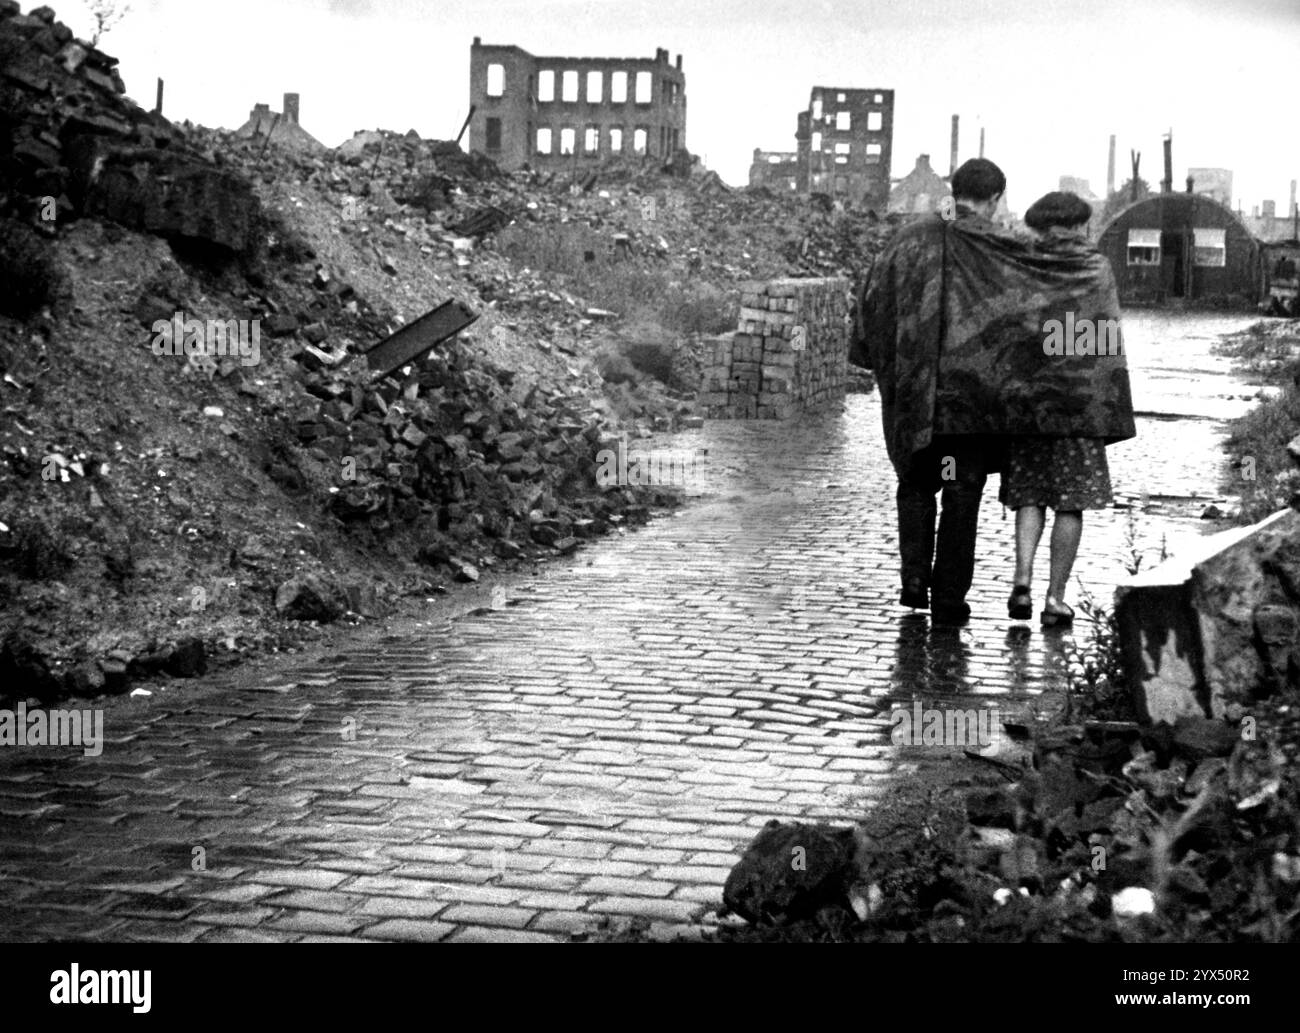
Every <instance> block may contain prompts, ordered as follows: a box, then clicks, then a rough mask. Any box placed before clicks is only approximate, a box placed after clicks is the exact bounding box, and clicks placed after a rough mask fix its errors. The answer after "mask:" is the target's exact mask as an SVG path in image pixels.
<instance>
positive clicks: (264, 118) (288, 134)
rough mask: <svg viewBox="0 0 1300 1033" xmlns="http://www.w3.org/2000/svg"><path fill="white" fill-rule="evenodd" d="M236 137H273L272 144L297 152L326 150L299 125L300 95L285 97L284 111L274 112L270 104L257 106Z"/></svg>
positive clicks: (290, 94) (294, 94)
mask: <svg viewBox="0 0 1300 1033" xmlns="http://www.w3.org/2000/svg"><path fill="white" fill-rule="evenodd" d="M235 135H236V136H240V137H244V138H247V139H264V138H266V136H268V135H269V136H270V137H271V142H272V143H275V144H280V145H281V146H284V147H291V148H294V149H297V150H315V149H324V146H325V145H324V144H322V143H321V142H320V141H319V140H317V139H316V137H314V136H312V135H311V133H309V132H307V130H305V129H303V127H302V126H301V125H299V124H298V94H296V93H286V94H285V95H284V111H282V112H278V111H272V110H271V108H270V105H269V104H256V105H254V106H253V110H252V111H251V112H249V114H248V121H247V122H245V123H244V124H243V125H242V126H240V127H239V128H238V129H236V130H235Z"/></svg>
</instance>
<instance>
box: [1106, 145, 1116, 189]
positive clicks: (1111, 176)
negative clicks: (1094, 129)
mask: <svg viewBox="0 0 1300 1033" xmlns="http://www.w3.org/2000/svg"><path fill="white" fill-rule="evenodd" d="M1114 192H1115V134H1114V133H1111V134H1110V159H1109V160H1108V161H1107V162H1106V196H1107V197H1110V195H1111V194H1113V193H1114Z"/></svg>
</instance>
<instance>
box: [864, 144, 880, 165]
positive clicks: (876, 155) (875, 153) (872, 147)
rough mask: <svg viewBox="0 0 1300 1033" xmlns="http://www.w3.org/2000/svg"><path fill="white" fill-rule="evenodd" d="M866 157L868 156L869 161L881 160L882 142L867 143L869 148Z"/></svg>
mask: <svg viewBox="0 0 1300 1033" xmlns="http://www.w3.org/2000/svg"><path fill="white" fill-rule="evenodd" d="M865 157H866V159H867V161H879V160H880V144H878V143H869V144H867V149H866V154H865Z"/></svg>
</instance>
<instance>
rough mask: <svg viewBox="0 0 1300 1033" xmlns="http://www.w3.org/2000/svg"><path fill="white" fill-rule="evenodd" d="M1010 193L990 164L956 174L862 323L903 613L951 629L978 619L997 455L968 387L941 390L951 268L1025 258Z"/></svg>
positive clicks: (856, 352)
mask: <svg viewBox="0 0 1300 1033" xmlns="http://www.w3.org/2000/svg"><path fill="white" fill-rule="evenodd" d="M1006 186H1007V181H1006V177H1005V176H1004V175H1003V174H1002V170H1001V169H999V168H998V167H997V166H996V165H995V164H993V162H991V161H987V160H985V159H984V158H973V159H971V160H970V161H967V162H966V163H965V164H963V165H962V166H961V167H960V168H959V169H957V171H956V172H955V173H954V175H953V177H952V194H953V201H954V202H955V211H952V210H949V211H944V212H943V213H942V214H937V215H930V216H926V217H924V218H922V219H919V220H917V221H916V222H914V223H912V224H910V225H908V226H905V227H904V228H903V229H901V230H900V231H899V232H898V233H897V234H896V235H895V236H894V238H893V239H892V240H891V241H890V242H889V244H888V245H887V246H886V248H885V250H884V251H883V252H882V253H881V255H880V256H879V258H877V260H876V263H875V265H874V266H873V267H872V269H871V273H870V275H869V276H868V277H867V280H866V283H865V284H864V285H863V289H862V293H861V295H860V297H859V300H858V306H857V310H856V313H855V317H856V318H855V328H854V335H853V338H854V339H853V348H852V351H851V354H850V361H852V362H853V363H854V364H855V365H859V366H866V367H867V368H869V369H871V370H873V371H874V372H875V374H876V380H877V383H878V384H879V387H880V399H881V413H882V417H883V423H884V434H885V445H886V448H887V450H888V452H889V458H890V461H891V462H892V463H893V465H894V470H895V472H896V474H897V476H898V492H897V496H896V498H897V504H898V548H899V553H900V556H901V560H902V595H901V597H900V600H899V601H900V602H901V603H902V605H904V606H910V607H912V608H914V609H924V608H926V607H929V609H930V614H931V617H932V618H933V619H934V620H935V622H937V623H943V624H963V623H965V622H966V620H968V619H969V617H970V607H969V606H968V605H967V603H966V593H967V592H968V591H969V590H970V586H971V581H972V579H973V578H974V572H975V541H976V533H977V531H978V525H979V507H980V497H981V495H982V494H983V491H984V484H985V481H986V480H987V478H988V474H989V472H990V470H991V469H994V468H996V466H997V456H998V451H999V449H998V444H997V439H996V438H993V437H990V436H988V435H987V434H985V433H983V432H982V428H981V427H980V425H979V423H980V420H979V418H978V416H976V417H974V418H972V417H971V414H970V406H968V405H962V404H960V402H959V398H960V396H961V394H962V393H963V392H962V388H963V385H961V384H957V383H953V384H947V385H944V384H942V383H941V382H940V380H941V378H940V357H941V354H942V351H943V345H944V341H945V338H946V336H947V331H948V323H949V321H952V320H954V319H955V318H957V316H955V315H954V313H953V312H952V311H951V303H952V299H951V298H950V297H949V291H948V280H949V275H950V273H951V272H952V271H953V263H962V262H969V261H971V256H972V254H978V252H977V251H972V249H970V248H963V247H961V246H953V244H954V242H957V243H958V244H960V241H961V240H962V239H969V238H975V237H977V238H982V240H983V241H984V242H986V243H991V244H992V245H993V246H994V247H998V248H1008V249H1013V250H1014V249H1023V248H1024V244H1023V242H1022V241H1020V239H1019V238H1017V237H1014V236H1013V235H1011V234H1010V233H1009V232H1007V231H1004V230H1002V229H1000V228H999V227H998V226H997V225H996V224H995V223H993V221H992V217H993V215H994V214H995V213H996V211H997V207H998V202H999V200H1000V199H1001V197H1002V194H1003V192H1004V191H1005V190H1006ZM984 300H986V301H996V299H984ZM958 315H959V314H958ZM950 403H951V404H950ZM940 491H942V494H943V511H942V515H941V516H938V534H937V536H936V533H935V521H936V516H937V515H938V509H937V506H936V503H935V495H936V494H937V493H939V492H940Z"/></svg>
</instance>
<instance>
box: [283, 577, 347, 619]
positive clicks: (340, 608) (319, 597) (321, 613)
mask: <svg viewBox="0 0 1300 1033" xmlns="http://www.w3.org/2000/svg"><path fill="white" fill-rule="evenodd" d="M341 596H342V593H341V592H340V591H339V590H338V589H337V588H335V586H334V585H332V584H331V583H330V582H328V581H327V580H326V579H325V578H324V577H322V576H321V575H319V574H298V575H296V576H294V577H292V578H290V579H289V580H288V581H286V582H284V584H282V585H281V586H280V587H279V588H278V589H276V592H275V609H276V611H277V612H278V613H279V614H280V615H281V616H282V617H285V618H287V619H288V620H298V621H319V622H320V623H322V624H328V623H330V622H331V621H336V620H338V619H339V618H340V617H342V616H343V614H344V612H345V611H346V601H345V600H344V599H343V598H341Z"/></svg>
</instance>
